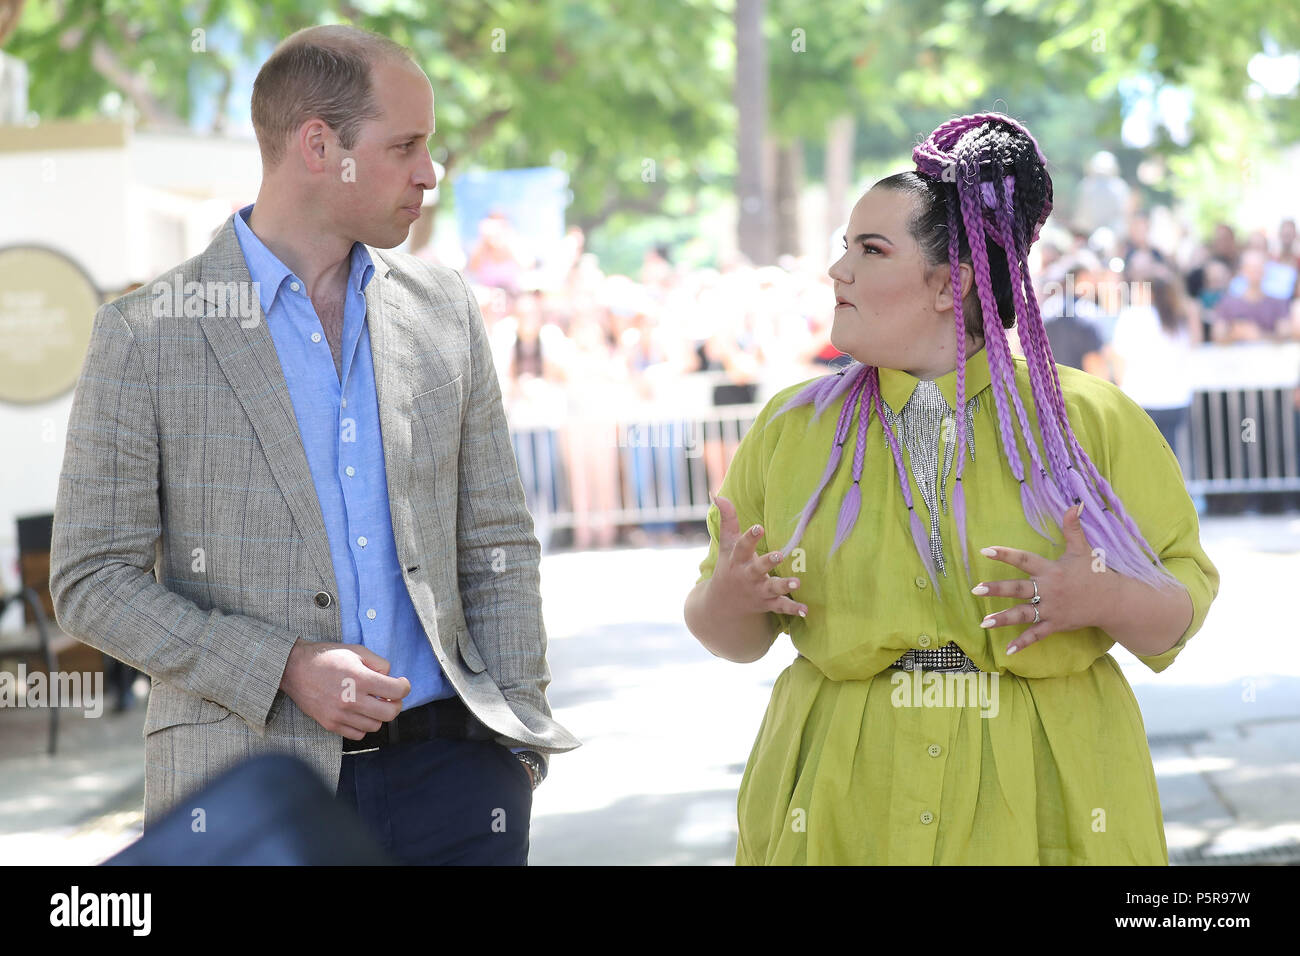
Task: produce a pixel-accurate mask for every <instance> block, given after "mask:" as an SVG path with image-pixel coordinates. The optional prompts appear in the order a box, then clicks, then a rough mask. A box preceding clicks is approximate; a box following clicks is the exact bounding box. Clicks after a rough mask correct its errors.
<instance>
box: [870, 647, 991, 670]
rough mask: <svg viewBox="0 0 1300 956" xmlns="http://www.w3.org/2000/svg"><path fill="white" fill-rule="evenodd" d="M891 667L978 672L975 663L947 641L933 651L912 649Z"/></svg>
mask: <svg viewBox="0 0 1300 956" xmlns="http://www.w3.org/2000/svg"><path fill="white" fill-rule="evenodd" d="M890 666H891V667H897V668H899V669H901V670H905V671H958V672H967V671H978V670H979V668H978V667H976V666H975V662H974V661H972V660H971V659H970V658H969V657H967V656H966V654H965V652H963V651H962V649H961V648H960V647H958V646H957V645H956V644H954V643H952V642H951V641H949V642H948V643H947V644H945V645H943V647H936V648H934V649H933V650H930V649H926V650H917V649H916V648H912V649H911V650H908V651H906V652H904V654H903V656H902V657H900V658H899V659H898V660H896V661H894V663H893V664H891V665H890Z"/></svg>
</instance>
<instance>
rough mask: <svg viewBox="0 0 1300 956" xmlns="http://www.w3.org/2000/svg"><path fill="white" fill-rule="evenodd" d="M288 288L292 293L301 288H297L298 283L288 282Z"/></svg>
mask: <svg viewBox="0 0 1300 956" xmlns="http://www.w3.org/2000/svg"><path fill="white" fill-rule="evenodd" d="M289 288H290V289H292V290H293V291H294V292H297V291H298V290H299V289H300V288H301V286H299V285H298V283H296V282H290V283H289Z"/></svg>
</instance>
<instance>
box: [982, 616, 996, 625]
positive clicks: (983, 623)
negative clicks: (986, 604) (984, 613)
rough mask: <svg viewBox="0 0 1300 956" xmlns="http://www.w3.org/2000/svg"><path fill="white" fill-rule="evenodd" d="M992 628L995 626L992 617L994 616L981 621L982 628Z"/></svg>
mask: <svg viewBox="0 0 1300 956" xmlns="http://www.w3.org/2000/svg"><path fill="white" fill-rule="evenodd" d="M992 626H993V615H992V614H990V615H989V616H988V617H986V618H985V619H984V620H982V621H980V627H992Z"/></svg>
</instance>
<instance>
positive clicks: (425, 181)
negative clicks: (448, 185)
mask: <svg viewBox="0 0 1300 956" xmlns="http://www.w3.org/2000/svg"><path fill="white" fill-rule="evenodd" d="M424 159H425V163H424V165H423V166H421V167H420V169H419V174H418V175H417V176H416V183H417V184H418V185H419V186H420V187H421V188H422V189H433V188H435V187H436V186H437V185H438V171H437V170H436V169H435V168H434V166H433V156H432V154H430V152H429V150H428V149H425V151H424Z"/></svg>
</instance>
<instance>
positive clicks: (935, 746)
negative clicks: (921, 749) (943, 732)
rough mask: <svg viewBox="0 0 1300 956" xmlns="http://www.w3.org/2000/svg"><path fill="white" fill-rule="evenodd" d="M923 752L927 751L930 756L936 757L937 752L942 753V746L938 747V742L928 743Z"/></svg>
mask: <svg viewBox="0 0 1300 956" xmlns="http://www.w3.org/2000/svg"><path fill="white" fill-rule="evenodd" d="M925 752H926V753H928V754H929V755H930V756H931V757H937V756H939V754H941V753H943V748H942V747H940V746H939V745H938V744H930V746H928V747H926V748H925Z"/></svg>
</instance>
